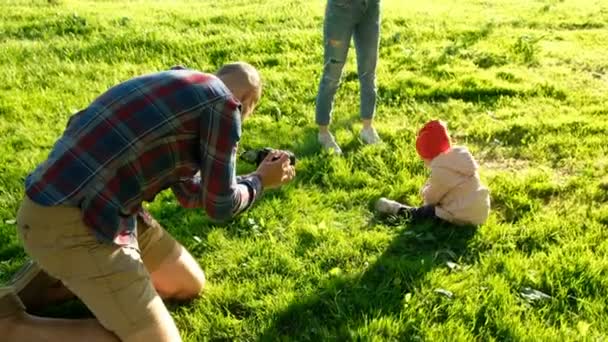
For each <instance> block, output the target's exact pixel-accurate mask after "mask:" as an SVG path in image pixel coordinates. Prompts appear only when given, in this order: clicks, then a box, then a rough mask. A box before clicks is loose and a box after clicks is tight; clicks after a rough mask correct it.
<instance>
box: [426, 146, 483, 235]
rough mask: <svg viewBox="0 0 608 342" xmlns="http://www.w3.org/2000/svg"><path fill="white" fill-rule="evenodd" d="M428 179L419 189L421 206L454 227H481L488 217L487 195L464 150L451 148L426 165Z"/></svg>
mask: <svg viewBox="0 0 608 342" xmlns="http://www.w3.org/2000/svg"><path fill="white" fill-rule="evenodd" d="M430 168H431V176H430V178H429V180H428V181H427V183H426V185H425V186H424V187H423V188H422V191H421V194H422V197H423V198H424V204H434V205H435V214H436V215H437V216H438V217H439V218H441V219H444V220H446V221H449V222H452V223H455V224H461V225H462V224H474V225H477V224H482V223H484V222H485V221H486V219H487V218H488V215H489V214H490V192H489V190H488V188H486V187H485V186H484V185H483V184H481V181H480V179H479V173H478V172H477V169H478V168H479V166H478V165H477V162H475V159H473V156H472V155H471V153H470V152H469V150H468V149H467V148H466V147H462V146H455V147H452V148H451V149H450V150H448V151H447V152H445V153H442V154H440V155H438V156H437V157H435V159H433V160H432V161H431V163H430Z"/></svg>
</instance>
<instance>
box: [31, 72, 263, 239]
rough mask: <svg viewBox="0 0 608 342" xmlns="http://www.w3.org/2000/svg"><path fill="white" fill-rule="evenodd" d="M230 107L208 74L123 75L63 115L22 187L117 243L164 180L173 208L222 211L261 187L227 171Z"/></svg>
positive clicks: (234, 109)
mask: <svg viewBox="0 0 608 342" xmlns="http://www.w3.org/2000/svg"><path fill="white" fill-rule="evenodd" d="M240 109H241V108H240V103H239V102H238V101H237V100H236V99H234V97H233V96H232V95H231V93H230V91H229V90H228V89H227V88H226V86H225V85H224V84H223V83H222V82H221V81H220V80H219V79H218V78H216V77H215V76H213V75H210V74H203V73H200V72H197V71H194V70H187V69H184V68H181V67H177V68H172V69H171V70H168V71H164V72H159V73H153V74H149V75H144V76H140V77H136V78H133V79H131V80H128V81H126V82H123V83H121V84H119V85H117V86H114V87H112V88H111V89H109V90H108V91H106V92H105V93H104V94H102V95H101V96H100V97H98V98H97V99H96V100H95V101H93V103H91V105H89V107H88V108H86V109H84V110H82V111H80V112H78V113H76V114H75V115H74V116H72V117H71V118H70V120H69V122H68V125H67V128H66V130H65V132H64V133H63V136H62V137H61V138H60V139H59V140H58V141H57V142H56V143H55V145H54V147H53V149H52V151H51V152H50V154H49V156H48V159H47V160H46V161H44V162H43V163H42V164H40V165H39V166H38V167H37V168H36V169H35V170H34V171H33V172H32V173H31V174H29V175H28V177H27V179H26V181H25V184H26V194H27V195H28V197H29V198H30V199H32V200H33V201H34V202H36V203H38V204H41V205H45V206H53V205H72V206H77V207H79V208H81V210H82V213H83V220H84V222H85V224H87V225H88V226H89V227H90V228H92V230H93V231H94V232H95V234H96V235H97V237H98V238H99V240H100V241H104V242H115V243H119V244H123V243H129V242H132V241H133V240H132V239H133V238H134V237H135V234H136V229H135V228H136V222H137V220H136V215H137V214H142V213H143V209H142V207H141V203H142V202H143V201H152V200H153V199H154V197H155V196H156V195H157V194H158V193H159V192H160V191H162V190H164V189H167V188H171V190H172V191H173V193H174V194H175V196H176V197H177V199H178V200H179V202H180V204H181V205H182V206H184V207H186V208H204V209H205V211H206V212H207V214H208V216H209V217H211V218H212V219H215V220H219V221H223V220H226V219H229V218H231V217H233V216H234V215H236V214H238V213H240V212H242V211H243V210H245V209H247V208H248V207H249V206H251V204H252V203H253V202H254V201H255V199H256V198H257V197H258V195H259V194H261V192H262V185H261V181H260V179H259V177H257V176H251V175H250V176H244V177H238V178H237V177H236V174H235V164H236V151H237V145H238V142H239V140H240V137H241V116H240ZM121 241H122V243H121ZM127 241H128V242H127Z"/></svg>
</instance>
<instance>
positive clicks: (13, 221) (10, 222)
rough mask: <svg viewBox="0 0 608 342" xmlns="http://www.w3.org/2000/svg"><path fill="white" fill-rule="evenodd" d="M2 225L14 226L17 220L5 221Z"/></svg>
mask: <svg viewBox="0 0 608 342" xmlns="http://www.w3.org/2000/svg"><path fill="white" fill-rule="evenodd" d="M4 223H6V224H15V223H17V220H15V219H12V220H6V221H4Z"/></svg>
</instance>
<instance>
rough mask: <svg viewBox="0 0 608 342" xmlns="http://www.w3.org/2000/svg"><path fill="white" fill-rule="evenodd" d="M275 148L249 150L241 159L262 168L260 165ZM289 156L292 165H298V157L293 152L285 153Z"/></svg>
mask: <svg viewBox="0 0 608 342" xmlns="http://www.w3.org/2000/svg"><path fill="white" fill-rule="evenodd" d="M274 150H275V149H274V148H270V147H264V148H262V149H259V150H249V151H245V152H244V153H243V154H242V155H241V159H243V160H245V161H247V162H249V163H254V164H255V165H256V166H260V164H261V163H262V161H263V160H264V159H265V158H266V156H267V155H268V153H270V152H272V151H274ZM284 152H286V153H287V154H288V155H289V163H290V164H291V165H294V166H295V165H296V160H297V158H296V155H295V154H293V152H291V151H284Z"/></svg>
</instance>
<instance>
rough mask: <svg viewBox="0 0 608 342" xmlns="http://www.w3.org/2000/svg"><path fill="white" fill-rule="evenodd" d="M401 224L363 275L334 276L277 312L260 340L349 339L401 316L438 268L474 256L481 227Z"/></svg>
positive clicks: (439, 223) (466, 260) (438, 223)
mask: <svg viewBox="0 0 608 342" xmlns="http://www.w3.org/2000/svg"><path fill="white" fill-rule="evenodd" d="M400 226H401V227H400V228H396V229H399V235H398V236H397V237H396V238H395V239H394V241H392V243H391V244H390V246H389V247H388V248H387V249H386V251H385V252H384V253H383V254H382V255H381V256H380V257H379V258H378V259H377V261H375V262H374V264H370V265H368V267H367V268H366V270H365V271H363V272H362V273H360V274H355V275H349V276H344V277H342V276H335V277H330V279H328V280H327V281H325V282H323V283H321V284H320V285H319V287H318V288H317V289H316V290H315V291H314V293H313V294H311V295H309V296H308V297H305V298H300V299H297V300H295V301H294V302H293V303H291V304H290V305H289V306H288V307H287V308H286V309H284V310H283V311H282V312H280V313H278V314H276V315H275V317H273V323H272V325H271V326H270V327H269V328H267V329H266V331H264V332H263V333H262V335H261V336H260V340H262V341H276V340H310V341H320V340H323V339H324V338H328V336H331V337H332V338H337V339H349V338H350V337H349V336H351V335H350V331H352V329H353V328H356V327H357V326H360V325H364V324H365V322H367V321H369V319H370V318H378V317H381V316H394V315H399V313H400V311H401V309H402V308H403V306H404V304H405V302H404V301H405V299H404V298H405V295H406V294H407V293H414V292H415V290H416V288H420V287H421V286H422V285H423V282H424V280H425V274H427V273H428V272H430V271H431V270H433V269H434V268H436V267H447V266H446V263H447V262H448V261H452V262H456V261H458V260H461V261H464V262H467V263H468V262H473V261H474V260H471V259H473V256H471V255H467V246H468V244H469V240H470V239H471V238H472V237H473V235H474V234H475V231H476V227H472V226H469V227H456V226H453V225H450V224H447V223H442V222H437V221H427V222H423V223H419V224H415V225H414V224H407V223H405V224H403V222H401V224H400ZM437 295H438V296H441V294H439V293H438V294H437ZM412 333H414V331H412Z"/></svg>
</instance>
